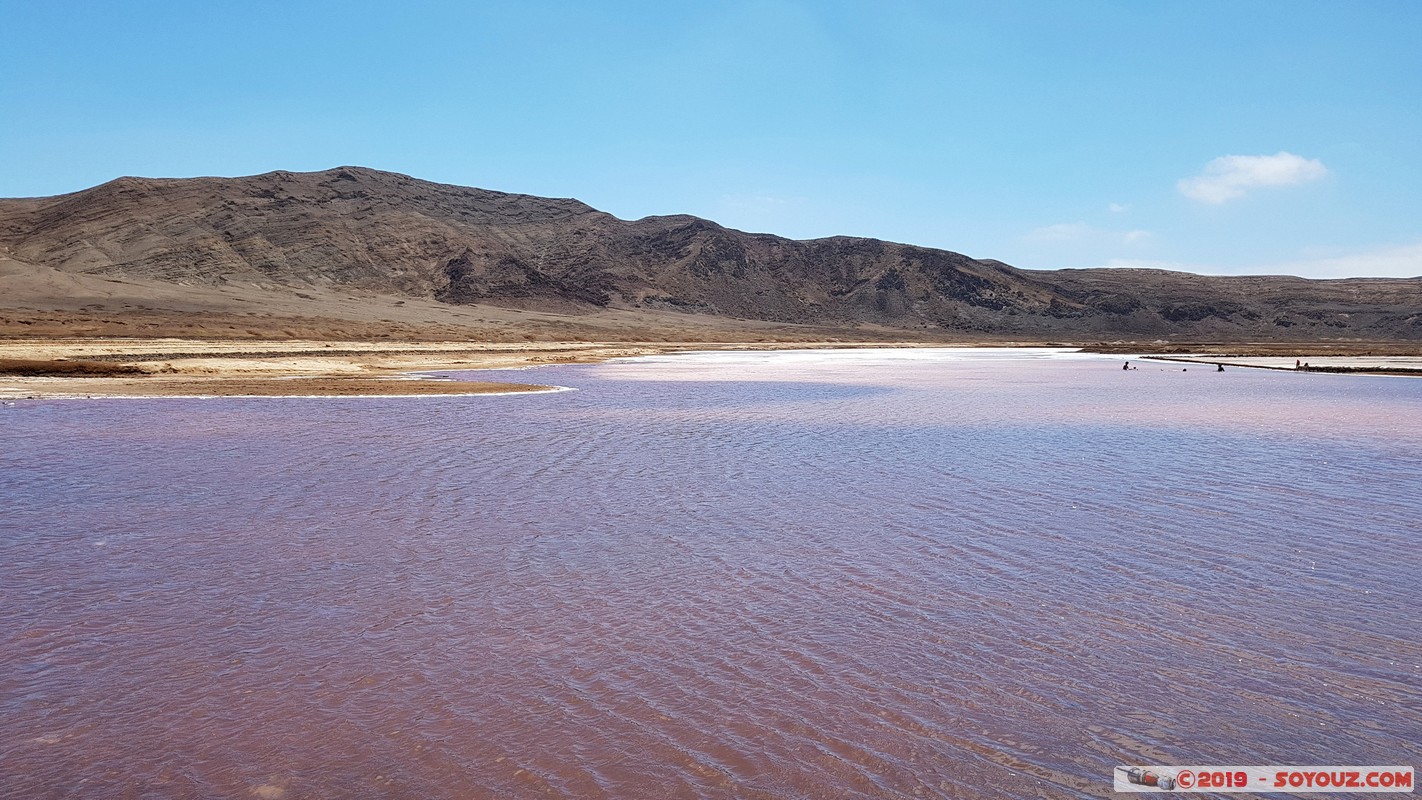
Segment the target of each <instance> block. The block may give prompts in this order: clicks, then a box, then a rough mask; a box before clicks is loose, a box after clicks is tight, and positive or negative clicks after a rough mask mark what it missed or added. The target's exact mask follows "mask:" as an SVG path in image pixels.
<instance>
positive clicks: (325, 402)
mask: <svg viewBox="0 0 1422 800" xmlns="http://www.w3.org/2000/svg"><path fill="white" fill-rule="evenodd" d="M1137 364H1138V365H1139V366H1140V369H1139V370H1136V371H1129V372H1127V371H1124V370H1121V369H1120V362H1119V361H1114V360H1105V359H1097V358H1091V357H1082V356H1078V357H1072V356H1064V355H1062V354H1052V353H1048V352H1045V351H1020V352H1016V353H1003V352H997V353H988V354H984V353H976V352H972V351H968V352H953V353H944V352H938V351H935V352H923V351H917V352H901V351H895V352H876V353H838V354H824V353H818V354H817V353H784V354H739V355H737V354H729V355H728V354H715V355H691V356H680V357H662V358H651V359H642V360H633V361H627V362H615V363H611V364H604V365H599V366H589V367H559V368H548V369H541V370H535V371H528V372H515V373H494V374H493V376H494V377H497V378H503V379H512V380H523V381H526V382H537V383H557V384H561V385H565V386H570V387H574V388H576V389H578V391H574V392H562V393H557V394H545V395H536V396H522V397H517V396H508V397H482V398H480V397H474V398H448V397H446V398H441V397H433V398H431V397H425V398H413V399H287V400H281V399H253V400H241V399H230V400H123V401H118V400H115V401H67V402H34V403H21V404H20V405H18V406H15V407H13V408H0V445H3V447H0V469H3V472H0V648H2V649H0V795H4V796H6V797H27V798H28V797H135V798H149V797H154V798H161V797H261V798H306V797H311V798H343V797H352V798H356V797H360V798H365V797H390V798H466V797H535V796H562V797H578V798H582V797H591V798H596V797H612V798H636V797H657V798H661V797H698V796H711V797H720V796H727V797H730V796H735V797H750V798H757V797H902V796H922V797H998V796H1014V797H1078V796H1103V795H1107V794H1110V788H1111V783H1110V775H1111V769H1112V767H1113V766H1114V765H1116V764H1120V763H1166V764H1169V763H1185V764H1191V763H1193V764H1209V763H1220V764H1272V763H1283V764H1413V765H1419V766H1422V744H1419V742H1422V690H1419V685H1420V684H1419V679H1422V666H1419V665H1422V644H1419V632H1422V611H1419V609H1422V577H1420V576H1422V542H1419V537H1422V381H1419V380H1411V379H1395V378H1379V377H1356V376H1336V375H1296V374H1291V373H1286V372H1263V371H1250V370H1243V369H1239V370H1229V371H1227V372H1224V373H1215V372H1212V371H1207V370H1205V369H1203V368H1199V367H1194V368H1190V369H1189V371H1188V372H1186V371H1182V368H1181V366H1180V365H1174V366H1168V365H1163V364H1151V363H1149V362H1137ZM480 377H484V378H488V377H490V373H482V374H481V376H480Z"/></svg>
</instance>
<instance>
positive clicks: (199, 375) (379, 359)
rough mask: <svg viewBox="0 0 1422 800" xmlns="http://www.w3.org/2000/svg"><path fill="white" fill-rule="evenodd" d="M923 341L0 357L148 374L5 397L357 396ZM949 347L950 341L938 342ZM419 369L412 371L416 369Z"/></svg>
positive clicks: (246, 348) (96, 350) (149, 342)
mask: <svg viewBox="0 0 1422 800" xmlns="http://www.w3.org/2000/svg"><path fill="white" fill-rule="evenodd" d="M857 346H865V347H885V346H906V347H925V346H930V345H925V344H924V343H922V342H914V343H886V342H872V343H863V344H858V343H845V342H785V343H764V342H758V343H734V342H732V343H726V342H684V343H676V342H667V343H661V342H659V343H655V344H650V343H644V342H591V343H590V342H526V343H508V342H498V343H468V342H360V341H347V342H339V341H337V342H333V341H315V340H291V341H252V340H234V339H226V340H222V339H218V340H212V339H175V338H161V339H137V338H134V339H124V338H92V339H85V338H32V339H9V340H0V361H4V360H6V359H12V360H25V361H34V362H54V363H71V362H75V361H78V362H84V363H86V364H91V365H92V364H98V365H115V366H119V365H121V366H124V367H134V368H137V369H139V370H142V372H143V374H140V375H114V376H84V377H69V376H53V375H44V376H24V375H14V374H0V399H3V400H15V399H22V398H23V399H48V398H62V397H71V398H72V397H238V396H256V397H310V396H317V397H320V396H328V397H350V396H366V395H380V396H412V395H471V394H490V393H505V392H536V391H547V390H549V389H551V388H556V387H549V386H540V385H528V384H522V383H493V382H462V381H448V380H439V379H436V378H433V377H422V376H420V375H419V374H418V373H421V372H435V371H447V370H476V369H512V368H521V367H531V366H542V365H549V364H590V363H596V362H600V361H606V360H607V359H611V358H620V357H627V356H639V355H652V354H657V353H669V352H679V351H687V350H716V349H786V348H796V349H799V348H807V347H809V348H813V347H857ZM937 346H943V345H937ZM412 373H414V374H412Z"/></svg>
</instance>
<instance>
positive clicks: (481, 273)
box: [0, 167, 1422, 341]
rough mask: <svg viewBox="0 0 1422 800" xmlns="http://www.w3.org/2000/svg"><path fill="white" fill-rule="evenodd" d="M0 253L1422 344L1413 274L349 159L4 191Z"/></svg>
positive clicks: (469, 294)
mask: <svg viewBox="0 0 1422 800" xmlns="http://www.w3.org/2000/svg"><path fill="white" fill-rule="evenodd" d="M0 257H4V258H5V259H7V261H8V263H9V265H10V266H9V269H10V270H11V271H12V272H13V271H14V270H17V269H20V268H22V267H25V268H33V269H43V270H48V271H50V272H51V273H53V274H56V275H64V276H72V277H74V279H76V280H78V279H80V278H83V279H85V280H91V279H105V280H123V281H129V282H134V281H136V282H139V283H134V284H132V285H135V286H136V285H143V286H164V287H174V286H178V287H192V290H193V291H195V292H196V291H201V290H205V289H206V290H211V289H221V288H223V287H245V288H255V289H260V290H263V291H265V292H267V293H269V294H270V293H276V295H280V296H291V297H296V298H301V297H310V296H313V295H312V293H321V294H322V296H326V295H330V294H332V293H335V294H338V295H340V296H342V297H366V296H375V297H382V298H387V299H388V298H401V299H402V300H401V302H403V301H404V300H409V301H412V302H413V301H418V302H423V303H434V304H439V305H443V306H448V307H451V308H452V307H459V306H470V305H478V306H497V307H502V308H505V309H507V308H514V309H524V310H531V311H537V312H554V313H558V314H565V315H566V314H572V315H596V314H598V313H601V312H603V311H606V310H616V311H619V312H624V316H625V313H636V312H639V311H644V312H648V313H649V315H652V316H655V317H656V318H657V319H663V320H664V319H666V318H667V315H668V313H670V314H673V315H675V314H690V315H696V316H697V317H698V318H705V317H715V318H729V319H737V320H755V321H763V322H767V323H776V324H795V325H814V326H819V327H821V328H825V327H828V328H840V329H849V328H857V327H862V326H870V327H873V328H876V329H877V328H891V329H900V330H903V331H904V332H905V333H909V332H913V333H915V334H916V335H937V334H941V335H944V336H948V335H959V334H975V335H1003V336H1013V337H1019V338H1030V337H1038V338H1040V337H1080V336H1093V337H1103V336H1169V337H1188V338H1196V339H1244V338H1251V339H1266V340H1267V339H1289V340H1299V341H1303V340H1317V339H1333V338H1359V339H1370V340H1419V339H1422V279H1350V280H1341V281H1313V280H1304V279H1301V278H1289V277H1277V276H1274V277H1238V278H1236V277H1229V278H1226V277H1204V276H1197V275H1189V274H1184V273H1171V272H1162V271H1156V270H1120V269H1110V270H1106V269H1102V270H1062V271H1029V270H1019V269H1015V268H1013V267H1010V266H1008V265H1006V264H1002V263H1000V262H996V261H987V260H978V259H973V258H969V257H967V256H964V255H960V254H958V253H953V252H948V251H944V250H934V249H930V248H924V247H914V246H910V245H903V244H895V243H890V242H883V241H879V240H875V239H859V238H848V237H833V238H828V239H816V240H811V241H794V240H790V239H783V238H780V237H778V236H771V235H766V234H749V233H743V232H740V231H735V230H730V229H728V228H724V227H722V226H720V225H717V224H716V223H714V222H710V221H708V220H703V219H698V218H696V217H690V216H669V217H648V218H645V219H641V220H636V221H631V222H629V221H625V220H620V219H617V218H616V217H613V216H611V215H609V214H606V213H603V212H600V211H598V210H596V209H594V208H591V207H589V206H587V205H585V204H583V203H580V202H578V201H576V200H558V199H549V198H541V197H531V196H527V195H516V194H504V193H499V192H492V191H485V190H482V189H473V188H466V187H459V186H448V185H442V184H436V183H429V182H426V181H420V180H416V179H414V178H410V177H408V176H404V175H397V174H393V173H388V172H379V171H376V170H370V169H364V168H358V167H342V168H338V169H332V170H327V171H325V172H315V173H291V172H273V173H268V174H265V175H257V176H253V177H248V178H194V179H172V180H166V179H146V178H120V179H118V180H115V181H112V182H110V183H106V184H104V185H102V186H97V187H95V188H92V189H88V190H85V191H81V192H76V193H74V194H69V195H63V196H59V197H51V198H24V199H11V200H0ZM1419 272H1422V265H1419ZM52 282H53V281H51V283H52ZM15 285H16V286H19V285H22V284H18V283H17V284H15ZM11 300H12V301H14V300H15V298H11ZM651 312H656V313H655V314H652V313H651Z"/></svg>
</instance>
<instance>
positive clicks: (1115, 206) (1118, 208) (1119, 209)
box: [1106, 203, 1131, 214]
mask: <svg viewBox="0 0 1422 800" xmlns="http://www.w3.org/2000/svg"><path fill="white" fill-rule="evenodd" d="M1106 207H1107V208H1109V209H1111V213H1112V214H1124V213H1126V212H1127V211H1130V210H1131V207H1130V206H1128V205H1126V204H1125V203H1111V204H1109V205H1107V206H1106Z"/></svg>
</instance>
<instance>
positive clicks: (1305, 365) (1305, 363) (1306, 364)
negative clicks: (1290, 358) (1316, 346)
mask: <svg viewBox="0 0 1422 800" xmlns="http://www.w3.org/2000/svg"><path fill="white" fill-rule="evenodd" d="M1303 368H1304V369H1308V362H1307V361H1305V362H1304V366H1303Z"/></svg>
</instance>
